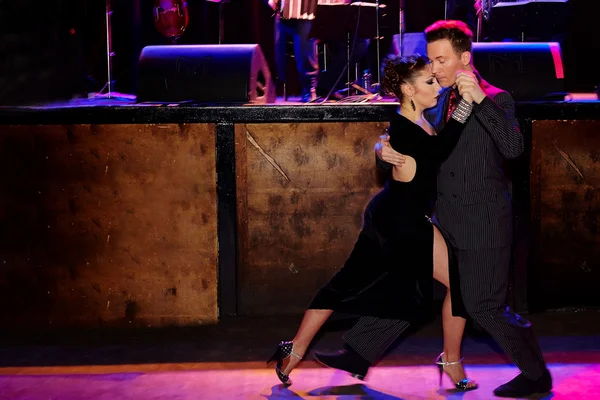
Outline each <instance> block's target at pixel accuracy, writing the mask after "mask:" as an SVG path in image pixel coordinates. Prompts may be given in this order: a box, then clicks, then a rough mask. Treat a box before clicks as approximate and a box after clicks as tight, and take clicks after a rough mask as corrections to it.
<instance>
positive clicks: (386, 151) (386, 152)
mask: <svg viewBox="0 0 600 400" xmlns="http://www.w3.org/2000/svg"><path fill="white" fill-rule="evenodd" d="M375 154H376V155H377V158H379V159H380V160H382V161H385V162H386V163H389V164H392V165H393V166H395V167H401V166H402V165H404V163H405V162H406V156H404V155H403V154H401V153H398V152H397V151H396V150H394V149H393V148H392V146H390V135H388V134H385V135H381V136H379V142H377V144H376V145H375Z"/></svg>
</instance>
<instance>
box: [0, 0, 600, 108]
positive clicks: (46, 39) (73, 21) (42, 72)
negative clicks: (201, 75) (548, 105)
mask: <svg viewBox="0 0 600 400" xmlns="http://www.w3.org/2000/svg"><path fill="white" fill-rule="evenodd" d="M382 3H386V5H387V10H388V11H387V16H386V18H385V21H384V23H383V26H382V30H383V34H384V36H385V39H384V41H383V43H382V54H385V53H386V52H387V50H388V49H389V45H390V39H391V36H392V35H393V34H394V33H397V31H398V28H397V26H398V17H397V16H398V9H399V1H397V0H393V1H392V0H386V1H382ZM406 3H407V4H406V13H405V24H406V25H405V27H406V32H419V31H422V30H423V28H425V27H426V26H427V25H428V24H430V23H431V22H433V21H435V20H437V19H441V18H443V17H444V1H443V0H419V1H416V0H415V1H411V0H407V1H406ZM570 4H571V8H572V11H571V15H570V17H569V21H568V22H567V25H568V27H569V29H568V35H567V37H566V39H565V40H564V41H563V56H564V63H565V70H566V81H565V83H566V90H567V91H569V92H577V91H584V92H591V91H593V90H594V88H595V87H596V86H597V84H598V83H599V82H600V77H599V76H598V73H597V72H596V69H594V68H593V67H594V65H595V64H594V62H593V58H595V57H596V56H597V53H598V52H599V50H600V43H599V42H598V41H597V40H595V36H596V35H595V34H594V31H593V29H592V27H593V24H594V23H597V21H598V15H600V5H599V4H598V2H593V1H591V0H571V2H570ZM153 7H154V0H112V8H113V11H114V13H113V27H112V36H113V50H114V52H115V53H116V54H115V57H114V59H113V77H114V79H115V80H116V86H115V89H116V91H119V92H122V93H134V92H135V79H136V65H137V60H138V56H139V52H140V50H141V49H142V48H143V47H144V46H147V45H153V44H166V43H167V42H166V40H165V39H164V38H163V37H162V36H161V35H160V34H159V33H158V32H157V30H156V29H155V28H154V25H153V17H152V11H153ZM188 8H189V13H190V24H189V26H188V29H187V30H186V32H185V34H184V35H183V36H182V38H181V39H180V41H179V43H181V44H214V43H217V42H218V15H219V13H218V10H219V6H218V5H217V4H215V3H211V2H207V1H204V0H188ZM224 11H225V13H224V15H225V43H231V44H233V43H258V44H260V45H261V47H262V49H263V52H264V53H265V55H266V57H267V60H268V62H269V65H270V67H271V71H273V70H274V68H273V18H272V16H271V15H272V12H271V10H270V9H269V8H268V7H267V5H266V4H265V2H264V0H231V1H230V3H228V4H226V5H225V7H224ZM104 19H105V5H104V1H103V0H45V1H43V2H42V1H38V0H21V1H18V2H14V1H12V2H11V1H7V0H0V57H1V59H2V61H1V62H2V70H1V71H0V72H1V74H0V103H4V104H6V103H24V102H25V103H27V102H34V101H41V100H50V99H53V98H68V97H69V96H70V94H71V93H73V92H84V93H85V92H87V91H97V90H99V89H101V88H102V86H103V85H104V83H105V82H106V36H105V35H106V33H105V20H104ZM507 23H510V22H509V21H507ZM372 47H373V46H372ZM492 83H493V82H492Z"/></svg>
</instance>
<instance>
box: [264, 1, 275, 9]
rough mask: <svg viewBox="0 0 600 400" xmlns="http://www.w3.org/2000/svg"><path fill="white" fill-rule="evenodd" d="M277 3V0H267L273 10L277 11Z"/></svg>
mask: <svg viewBox="0 0 600 400" xmlns="http://www.w3.org/2000/svg"><path fill="white" fill-rule="evenodd" d="M277 3H279V0H269V7H271V8H272V9H273V11H277ZM263 4H264V3H263Z"/></svg>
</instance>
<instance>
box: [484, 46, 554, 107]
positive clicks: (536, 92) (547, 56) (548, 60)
mask: <svg viewBox="0 0 600 400" xmlns="http://www.w3.org/2000/svg"><path fill="white" fill-rule="evenodd" d="M473 64H474V65H475V67H476V68H477V70H478V71H479V73H480V74H481V76H482V77H483V79H485V80H486V81H488V82H489V83H490V84H492V85H494V86H498V87H499V88H501V89H504V90H506V91H508V92H510V93H511V94H512V96H513V98H514V99H515V100H517V101H535V100H542V99H548V100H550V99H553V98H554V97H556V98H558V97H560V96H562V98H561V99H563V98H564V91H565V87H564V71H563V63H562V56H561V50H560V45H559V44H558V43H523V42H514V43H513V42H493V43H482V42H479V43H473Z"/></svg>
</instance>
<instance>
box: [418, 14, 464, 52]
mask: <svg viewBox="0 0 600 400" xmlns="http://www.w3.org/2000/svg"><path fill="white" fill-rule="evenodd" d="M443 39H446V40H448V41H450V44H451V45H452V49H453V50H454V52H455V53H456V54H458V55H461V54H462V53H464V52H465V51H469V52H470V51H471V49H472V47H473V32H472V31H471V30H470V29H469V27H468V26H467V24H465V23H464V22H462V21H453V20H447V21H437V22H435V23H433V24H432V25H430V26H428V27H427V28H426V29H425V40H426V41H427V43H431V42H436V41H438V40H443Z"/></svg>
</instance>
